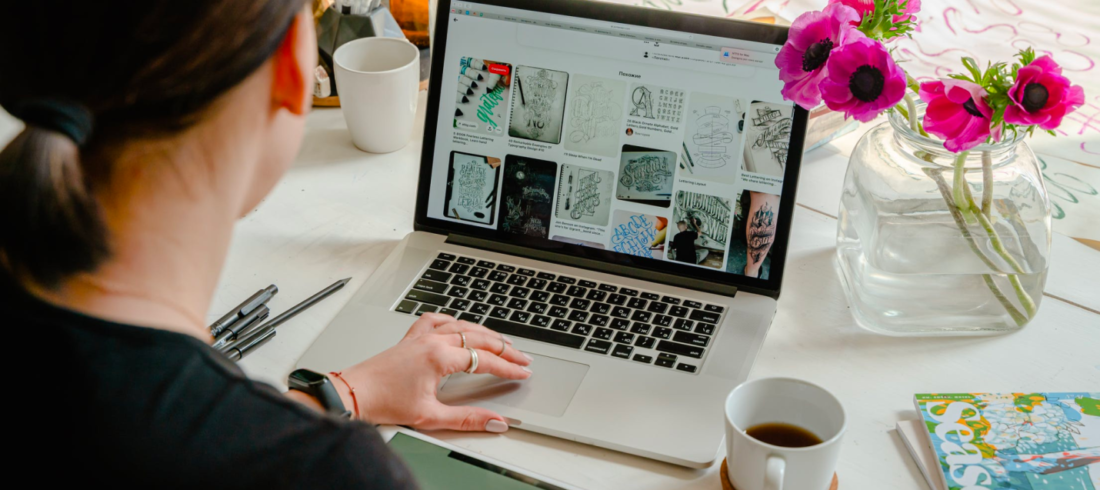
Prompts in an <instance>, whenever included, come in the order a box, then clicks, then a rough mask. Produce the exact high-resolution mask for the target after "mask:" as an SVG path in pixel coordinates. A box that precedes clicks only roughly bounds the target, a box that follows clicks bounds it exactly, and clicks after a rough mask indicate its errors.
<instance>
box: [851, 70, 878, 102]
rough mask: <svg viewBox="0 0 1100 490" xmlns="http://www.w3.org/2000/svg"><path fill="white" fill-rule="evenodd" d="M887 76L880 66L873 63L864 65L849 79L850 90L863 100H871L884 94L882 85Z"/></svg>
mask: <svg viewBox="0 0 1100 490" xmlns="http://www.w3.org/2000/svg"><path fill="white" fill-rule="evenodd" d="M885 82H886V77H884V76H882V72H881V71H879V69H878V68H875V67H873V66H871V65H863V66H861V67H859V68H856V71H855V72H854V73H852V77H851V78H849V79H848V90H851V91H852V95H853V96H855V98H857V99H859V100H862V101H863V102H871V101H873V100H875V99H877V98H878V96H879V95H882V87H883V85H884V83H885Z"/></svg>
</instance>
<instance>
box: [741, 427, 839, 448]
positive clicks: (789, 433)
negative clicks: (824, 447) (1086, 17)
mask: <svg viewBox="0 0 1100 490" xmlns="http://www.w3.org/2000/svg"><path fill="white" fill-rule="evenodd" d="M745 433H746V434H748V435H749V436H751V437H752V438H753V439H756V440H758V441H760V442H766V443H768V444H771V445H773V446H780V447H807V446H813V445H816V444H821V442H822V441H821V438H820V437H817V436H816V435H815V434H814V433H813V432H810V431H808V430H806V429H803V428H801V427H799V426H797V425H791V424H782V423H771V424H760V425H754V426H752V427H749V430H746V431H745Z"/></svg>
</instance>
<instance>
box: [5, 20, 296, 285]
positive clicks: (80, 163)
mask: <svg viewBox="0 0 1100 490" xmlns="http://www.w3.org/2000/svg"><path fill="white" fill-rule="evenodd" d="M304 5H305V0H272V1H265V0H183V1H178V0H177V1H169V0H140V1H122V2H107V3H104V2H88V1H74V0H58V1H50V2H38V1H21V2H14V3H13V6H9V7H5V9H4V14H3V16H0V73H2V74H3V75H0V106H3V108H4V109H5V110H7V111H8V112H10V113H12V114H13V115H14V116H16V117H18V118H20V119H23V120H24V122H25V123H26V129H24V130H23V132H22V133H20V134H19V135H18V136H16V138H15V139H14V140H13V141H12V142H11V143H10V144H8V145H7V147H5V148H4V149H3V151H2V152H0V265H2V267H0V270H3V271H4V272H6V273H8V274H10V275H11V276H13V277H14V278H16V279H18V280H20V281H31V282H33V283H35V284H39V285H41V286H45V287H53V286H56V285H57V284H58V283H59V282H60V281H61V280H63V279H64V278H65V277H67V276H69V275H72V274H75V273H78V272H86V271H92V270H94V269H95V268H96V267H97V266H98V265H99V264H100V263H102V262H103V261H104V260H105V259H106V258H108V257H109V255H110V240H109V239H110V237H109V236H108V233H107V229H106V226H105V224H104V222H103V218H102V216H101V214H100V210H99V208H98V204H97V200H96V198H95V193H96V192H97V190H98V189H97V186H101V185H103V183H105V182H106V181H107V179H108V177H109V175H110V173H111V167H112V165H111V157H110V155H111V152H112V149H115V148H118V147H119V146H120V145H121V144H122V143H125V142H129V141H134V140H136V139H141V138H155V137H163V136H168V135H172V134H174V133H177V132H180V131H182V130H184V129H186V128H188V127H189V126H190V125H192V124H194V123H195V122H196V121H198V120H199V119H201V117H202V114H203V112H204V110H206V109H207V108H208V107H209V106H210V105H211V103H212V102H213V101H215V100H216V99H218V97H219V96H221V95H222V94H223V93H225V92H226V91H227V90H229V89H230V88H232V87H234V86H236V85H237V84H239V83H240V82H242V81H243V80H244V79H245V78H247V77H248V76H249V75H251V74H252V73H253V72H254V71H255V70H256V69H258V68H259V67H260V66H262V65H263V64H264V63H265V62H266V61H267V60H268V59H269V58H270V57H271V55H272V54H273V53H274V52H275V50H276V49H278V46H279V45H280V43H281V42H282V40H283V39H284V37H285V35H286V32H287V28H288V26H289V25H290V23H291V22H293V19H294V16H295V14H297V13H298V12H300V11H301V9H302V7H303V6H304Z"/></svg>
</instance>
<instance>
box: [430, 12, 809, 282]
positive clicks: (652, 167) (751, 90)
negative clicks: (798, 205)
mask: <svg viewBox="0 0 1100 490" xmlns="http://www.w3.org/2000/svg"><path fill="white" fill-rule="evenodd" d="M444 15H446V16H447V17H444ZM439 21H440V22H448V27H447V28H448V30H449V32H448V34H447V44H446V48H445V53H444V55H445V59H444V62H443V63H444V64H443V66H444V72H443V75H442V80H443V81H442V88H441V90H442V94H443V95H442V97H441V99H440V102H439V118H438V120H437V121H429V123H428V124H436V125H437V129H436V139H435V140H436V144H435V153H434V157H433V158H434V160H433V161H434V164H433V166H432V169H431V185H430V189H431V192H430V195H429V201H428V211H427V214H428V217H430V218H436V219H441V220H446V221H451V222H456V223H461V224H465V225H472V226H478V227H483V228H488V229H492V230H496V231H497V232H500V233H502V234H503V235H504V236H513V235H523V236H525V237H528V238H534V239H537V240H552V241H558V242H566V243H572V244H576V245H582V246H585V247H593V248H596V249H602V250H607V251H610V252H615V253H619V254H629V255H632V256H638V257H644V258H648V259H653V260H658V261H665V262H669V263H672V264H676V265H677V266H678V267H679V266H681V265H682V266H683V267H684V269H682V270H681V269H678V270H680V272H681V273H682V274H685V275H689V274H691V269H690V268H691V267H698V268H704V269H709V270H717V271H722V272H726V273H729V274H739V275H747V276H749V277H758V278H760V279H764V280H767V279H769V273H770V269H771V257H770V256H769V253H770V251H771V248H772V243H773V241H774V237H775V233H776V226H777V224H778V223H777V221H778V217H779V213H778V211H779V205H780V194H781V192H782V188H783V179H784V171H785V168H786V163H787V149H788V143H789V139H790V134H791V127H792V114H793V111H794V107H793V106H792V105H791V103H789V102H786V101H784V100H783V98H782V96H781V95H780V89H781V87H782V84H781V83H780V82H779V78H778V70H777V69H776V68H775V64H774V60H775V56H776V54H777V52H778V51H779V46H776V45H773V44H766V43H756V42H750V41H744V40H735V39H724V38H718V37H712V36H704V35H696V34H688V33H684V32H677V31H670V30H661V29H654V28H649V27H641V26H636V25H627V24H618V23H613V22H605V21H597V20H592V19H584V18H577V17H570V16H564V15H557V14H551V13H543V12H532V11H525V10H517V9H511V8H504V7H497V6H488V5H483V4H477V3H469V2H456V3H454V4H452V8H451V10H450V12H446V13H441V14H440V17H439ZM436 66H439V65H438V64H437V65H436ZM777 260H781V258H780V259H777Z"/></svg>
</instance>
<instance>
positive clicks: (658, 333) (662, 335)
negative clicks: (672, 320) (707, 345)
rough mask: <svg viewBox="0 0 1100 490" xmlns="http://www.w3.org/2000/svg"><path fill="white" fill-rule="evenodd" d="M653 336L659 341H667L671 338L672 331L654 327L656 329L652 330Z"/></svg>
mask: <svg viewBox="0 0 1100 490" xmlns="http://www.w3.org/2000/svg"><path fill="white" fill-rule="evenodd" d="M677 333H684V332H677ZM688 335H691V334H688ZM653 336H654V337H657V338H659V339H668V338H669V337H671V336H672V329H671V328H665V327H656V328H654V329H653Z"/></svg>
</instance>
